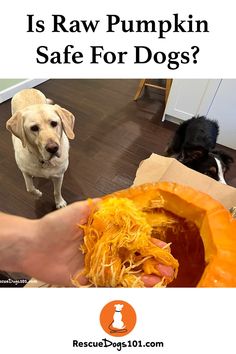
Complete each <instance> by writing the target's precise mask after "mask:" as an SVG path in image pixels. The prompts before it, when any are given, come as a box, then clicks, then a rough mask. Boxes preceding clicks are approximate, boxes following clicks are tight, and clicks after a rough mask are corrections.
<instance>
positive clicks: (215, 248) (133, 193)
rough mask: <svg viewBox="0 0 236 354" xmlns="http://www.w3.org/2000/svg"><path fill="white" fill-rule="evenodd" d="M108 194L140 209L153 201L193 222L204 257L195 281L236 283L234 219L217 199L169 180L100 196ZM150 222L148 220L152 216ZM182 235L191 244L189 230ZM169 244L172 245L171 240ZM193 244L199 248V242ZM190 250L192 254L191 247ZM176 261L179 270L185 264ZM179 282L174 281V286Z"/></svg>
mask: <svg viewBox="0 0 236 354" xmlns="http://www.w3.org/2000/svg"><path fill="white" fill-rule="evenodd" d="M111 196H115V197H121V198H124V197H125V198H129V199H131V200H133V201H134V202H135V204H136V205H137V206H138V207H140V209H142V210H145V208H148V206H149V205H150V203H151V202H153V203H154V205H155V207H156V208H157V209H159V208H162V209H164V210H165V211H166V212H170V213H172V214H174V215H175V216H177V217H179V218H181V219H182V220H187V221H189V222H190V223H192V224H193V225H195V226H196V229H197V230H198V232H199V235H200V237H201V240H202V242H203V257H204V261H205V262H204V263H205V264H203V268H202V272H201V276H200V279H198V282H197V284H196V285H197V286H198V287H236V220H234V219H233V218H232V216H231V214H230V213H229V211H228V210H226V209H225V208H224V207H223V206H222V205H221V204H220V203H219V202H218V201H216V200H214V199H213V198H211V197H210V196H209V195H207V194H205V193H202V192H199V191H196V190H194V189H192V188H190V187H187V186H183V185H179V184H176V183H170V182H160V183H152V184H145V185H141V186H138V187H132V188H129V189H126V190H123V191H118V192H115V193H113V194H111V195H108V196H105V197H104V198H110V197H111ZM153 218H155V215H154V217H153ZM150 223H151V224H152V220H151V221H150ZM194 232H195V231H194ZM194 232H193V234H194ZM185 236H186V237H187V240H185V241H186V242H185V243H186V244H185V246H186V245H187V247H191V245H190V244H189V242H190V241H189V240H188V238H189V237H190V238H191V241H192V242H193V238H192V237H191V232H190V233H189V234H186V235H185ZM185 236H182V238H183V237H185ZM179 241H181V240H179ZM194 242H195V241H194ZM172 246H175V245H174V240H173V244H172ZM196 247H197V248H199V244H198V245H197V246H196ZM200 248H201V247H200ZM191 252H192V254H194V252H195V251H194V250H192V251H191ZM200 253H201V252H200ZM176 258H177V259H178V257H176ZM190 262H191V259H190ZM179 263H180V266H179V270H181V266H183V267H187V265H186V264H185V265H181V262H179ZM183 285H184V284H178V286H183Z"/></svg>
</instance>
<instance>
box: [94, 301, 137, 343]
mask: <svg viewBox="0 0 236 354" xmlns="http://www.w3.org/2000/svg"><path fill="white" fill-rule="evenodd" d="M100 324H101V326H102V328H103V329H104V331H105V332H106V333H107V334H109V335H111V336H113V337H123V336H126V335H127V334H128V333H130V332H131V331H132V330H133V328H134V326H135V324H136V313H135V310H134V309H133V307H132V306H131V305H130V304H128V302H125V301H122V300H116V301H111V302H109V303H108V304H106V305H105V306H104V307H103V309H102V311H101V314H100Z"/></svg>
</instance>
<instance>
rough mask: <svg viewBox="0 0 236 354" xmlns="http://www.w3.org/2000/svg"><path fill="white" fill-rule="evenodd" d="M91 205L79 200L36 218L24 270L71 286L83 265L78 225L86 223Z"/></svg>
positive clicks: (38, 277)
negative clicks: (73, 278) (72, 278)
mask: <svg viewBox="0 0 236 354" xmlns="http://www.w3.org/2000/svg"><path fill="white" fill-rule="evenodd" d="M97 201H98V200H97V199H94V200H93V205H95V204H96V203H97ZM91 207H93V206H92V205H91V203H88V202H87V201H84V202H76V203H73V204H71V205H69V206H67V207H66V208H63V209H60V210H58V211H55V212H52V213H50V214H48V215H46V216H44V217H43V218H42V219H39V220H35V221H33V222H34V223H35V224H34V232H32V235H31V237H30V239H29V242H28V245H27V246H26V252H25V256H24V260H23V265H22V266H23V272H25V273H26V274H28V275H30V276H32V277H35V278H36V279H39V280H42V281H44V282H46V283H49V284H54V285H60V286H72V283H71V277H72V276H73V275H74V274H75V273H76V272H78V271H79V270H82V269H83V266H84V257H83V255H82V252H81V251H80V245H81V243H82V241H83V231H82V229H81V228H80V227H79V226H78V225H81V224H85V223H86V222H87V219H88V216H89V214H90V212H91Z"/></svg>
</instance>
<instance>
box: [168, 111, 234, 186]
mask: <svg viewBox="0 0 236 354" xmlns="http://www.w3.org/2000/svg"><path fill="white" fill-rule="evenodd" d="M218 134H219V125H218V123H217V122H216V121H215V120H210V119H208V118H206V117H204V116H201V117H193V118H191V119H189V120H187V121H185V122H183V123H181V124H180V126H179V127H178V128H177V130H176V132H175V135H174V138H173V140H172V142H171V144H170V145H169V146H168V147H167V149H166V156H171V157H174V158H176V159H177V160H179V161H180V162H182V163H183V164H184V165H186V166H187V167H189V168H191V169H193V170H195V171H198V172H200V173H203V174H205V175H208V176H210V177H212V178H214V179H215V180H219V179H220V178H219V173H220V172H219V166H218V164H217V162H216V159H217V160H218V162H219V163H220V165H221V168H222V172H223V174H225V173H226V172H227V171H228V170H229V168H230V164H231V163H232V162H233V158H232V157H231V156H230V155H228V154H226V153H224V152H223V151H218V150H214V149H215V146H216V141H217V137H218Z"/></svg>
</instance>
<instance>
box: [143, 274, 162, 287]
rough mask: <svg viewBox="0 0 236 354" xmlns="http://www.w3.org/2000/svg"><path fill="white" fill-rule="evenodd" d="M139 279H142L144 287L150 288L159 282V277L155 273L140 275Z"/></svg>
mask: <svg viewBox="0 0 236 354" xmlns="http://www.w3.org/2000/svg"><path fill="white" fill-rule="evenodd" d="M141 280H142V281H143V283H144V286H145V288H152V287H153V286H155V285H156V284H158V283H160V281H161V278H160V277H158V276H157V275H142V276H141Z"/></svg>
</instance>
